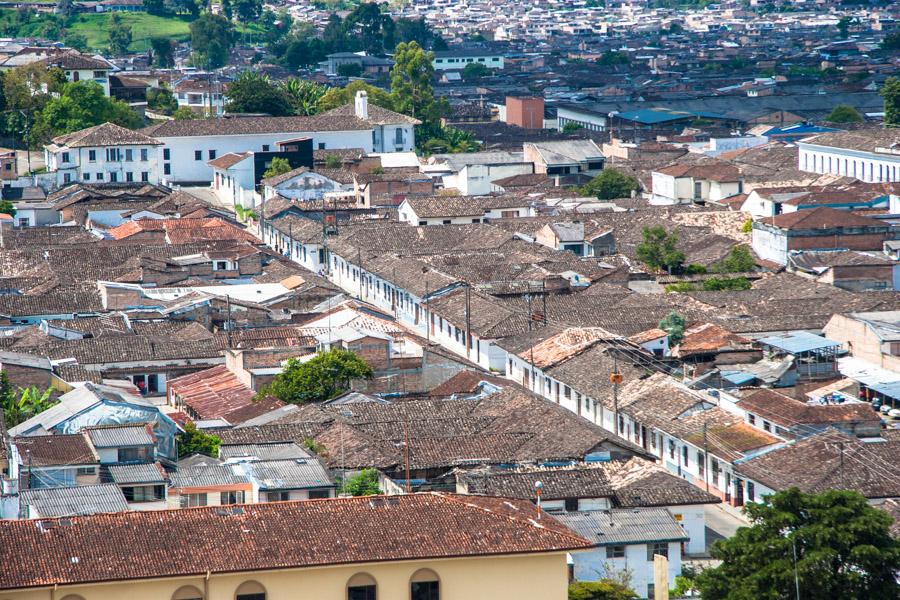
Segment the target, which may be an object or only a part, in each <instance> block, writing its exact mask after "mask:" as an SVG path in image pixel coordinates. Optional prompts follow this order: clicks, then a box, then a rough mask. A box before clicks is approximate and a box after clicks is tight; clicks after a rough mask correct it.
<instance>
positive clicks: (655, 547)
mask: <svg viewBox="0 0 900 600" xmlns="http://www.w3.org/2000/svg"><path fill="white" fill-rule="evenodd" d="M655 554H659V555H660V556H665V557H666V558H669V542H654V543H652V544H647V560H648V561H650V562H653V556H654V555H655Z"/></svg>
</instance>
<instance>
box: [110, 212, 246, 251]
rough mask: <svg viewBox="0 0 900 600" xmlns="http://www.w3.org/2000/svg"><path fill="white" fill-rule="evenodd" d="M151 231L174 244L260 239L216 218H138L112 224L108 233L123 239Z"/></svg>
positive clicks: (117, 238) (116, 238) (115, 237)
mask: <svg viewBox="0 0 900 600" xmlns="http://www.w3.org/2000/svg"><path fill="white" fill-rule="evenodd" d="M153 231H156V232H161V233H164V235H165V237H166V239H167V241H168V242H169V243H170V244H173V245H181V244H189V243H193V242H198V241H202V240H209V241H213V240H228V241H235V242H258V241H259V240H257V239H256V238H255V237H254V236H253V235H252V234H250V233H248V232H246V231H244V230H243V229H240V228H238V227H235V226H234V225H232V224H231V223H227V222H225V221H223V220H222V219H220V218H218V217H202V218H199V219H188V218H183V219H138V220H136V221H128V222H127V223H123V224H122V225H119V226H118V227H113V228H112V229H110V230H109V232H108V233H109V235H110V236H111V237H112V238H113V239H114V240H125V239H128V238H129V237H131V236H133V235H137V234H139V233H145V232H153Z"/></svg>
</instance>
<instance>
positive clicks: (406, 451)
mask: <svg viewBox="0 0 900 600" xmlns="http://www.w3.org/2000/svg"><path fill="white" fill-rule="evenodd" d="M403 436H404V437H405V438H406V440H405V443H404V444H403V454H404V456H403V460H404V462H405V463H406V493H407V494H409V493H410V492H412V483H411V482H410V480H409V477H410V475H409V421H408V420H406V419H403Z"/></svg>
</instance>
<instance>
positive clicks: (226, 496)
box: [219, 492, 244, 504]
mask: <svg viewBox="0 0 900 600" xmlns="http://www.w3.org/2000/svg"><path fill="white" fill-rule="evenodd" d="M243 503H244V492H222V493H221V494H219V504H243Z"/></svg>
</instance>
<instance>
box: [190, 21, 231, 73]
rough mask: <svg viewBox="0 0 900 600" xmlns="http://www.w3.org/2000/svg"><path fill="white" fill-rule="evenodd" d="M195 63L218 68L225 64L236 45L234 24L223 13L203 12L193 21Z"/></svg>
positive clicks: (192, 43)
mask: <svg viewBox="0 0 900 600" xmlns="http://www.w3.org/2000/svg"><path fill="white" fill-rule="evenodd" d="M190 29H191V47H192V48H193V50H194V64H196V65H197V66H198V67H204V68H208V69H218V68H219V67H223V66H225V64H226V63H227V62H228V56H229V54H231V48H232V47H233V46H234V25H233V24H232V23H231V21H229V20H228V19H226V18H225V17H223V16H222V15H214V14H212V13H208V12H206V13H203V14H202V15H200V17H199V18H198V19H197V20H195V21H194V22H192V23H191V25H190Z"/></svg>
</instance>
